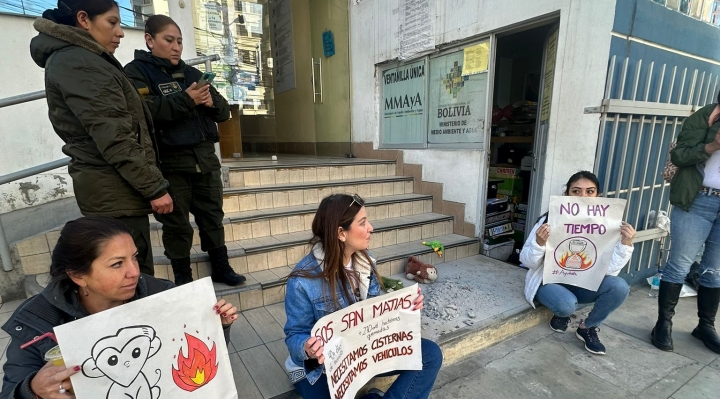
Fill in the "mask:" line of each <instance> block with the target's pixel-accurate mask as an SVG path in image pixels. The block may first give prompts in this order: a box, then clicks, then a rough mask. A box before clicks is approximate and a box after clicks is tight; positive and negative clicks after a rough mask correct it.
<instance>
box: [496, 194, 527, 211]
mask: <svg viewBox="0 0 720 399" xmlns="http://www.w3.org/2000/svg"><path fill="white" fill-rule="evenodd" d="M497 197H498V198H502V199H507V200H508V202H509V203H511V204H518V203H520V201H522V196H520V195H516V196H514V197H511V196H509V195H505V194H498V195H497ZM511 207H512V206H511ZM513 209H514V208H513Z"/></svg>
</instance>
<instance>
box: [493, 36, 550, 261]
mask: <svg viewBox="0 0 720 399" xmlns="http://www.w3.org/2000/svg"><path fill="white" fill-rule="evenodd" d="M556 39H557V25H556V24H555V23H554V22H552V23H549V24H546V25H542V26H539V27H533V28H529V29H524V30H522V31H514V32H512V33H507V34H503V35H498V38H497V42H496V43H497V45H496V50H495V76H494V85H493V101H492V104H493V105H492V107H493V108H492V129H491V135H490V145H489V155H490V164H489V165H490V166H489V171H488V191H487V192H488V200H487V201H488V202H487V208H486V214H485V236H484V244H485V245H484V250H485V251H484V253H485V254H486V255H487V256H490V257H492V258H495V259H499V260H502V261H508V262H510V263H514V264H519V259H518V256H517V255H518V251H517V250H519V249H521V248H522V246H523V244H524V242H525V238H526V234H527V233H528V232H529V231H530V230H531V229H532V225H533V221H534V218H537V216H539V215H538V214H537V213H538V210H539V204H540V198H536V197H537V196H539V190H538V187H536V186H537V185H538V184H540V183H539V182H541V181H542V176H539V174H540V173H542V171H543V167H542V164H543V155H544V153H545V146H546V142H547V140H546V138H545V134H546V132H547V122H548V119H549V108H550V95H551V93H552V80H553V75H554V60H555V45H556V41H557V40H556Z"/></svg>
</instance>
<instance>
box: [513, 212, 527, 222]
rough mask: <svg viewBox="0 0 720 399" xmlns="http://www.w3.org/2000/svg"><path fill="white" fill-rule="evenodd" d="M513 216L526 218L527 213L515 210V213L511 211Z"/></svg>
mask: <svg viewBox="0 0 720 399" xmlns="http://www.w3.org/2000/svg"><path fill="white" fill-rule="evenodd" d="M513 217H514V218H515V219H516V220H526V219H527V213H518V212H515V213H513Z"/></svg>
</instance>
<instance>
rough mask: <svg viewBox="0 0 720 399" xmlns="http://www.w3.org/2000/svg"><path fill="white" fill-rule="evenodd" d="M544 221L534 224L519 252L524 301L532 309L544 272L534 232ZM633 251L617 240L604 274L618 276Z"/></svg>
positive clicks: (543, 257) (543, 250) (542, 248)
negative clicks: (525, 268) (525, 269)
mask: <svg viewBox="0 0 720 399" xmlns="http://www.w3.org/2000/svg"><path fill="white" fill-rule="evenodd" d="M546 220H547V217H545V218H543V219H542V220H539V221H538V222H537V223H535V226H534V227H533V229H532V231H531V232H530V235H528V238H527V241H525V245H523V249H522V251H521V252H520V263H522V265H523V266H525V267H527V268H528V271H527V274H526V275H525V299H526V300H527V301H528V303H530V305H531V306H532V307H535V303H534V302H533V300H534V299H535V294H536V293H537V291H538V289H539V288H540V286H541V285H542V278H543V271H544V270H545V266H544V262H545V246H544V245H543V246H540V244H538V243H537V241H536V240H535V238H536V236H535V232H536V231H537V229H539V228H540V226H542V225H543V223H545V221H546ZM634 249H635V248H634V247H633V246H628V245H623V243H622V242H620V240H618V242H617V243H616V244H615V249H614V251H613V254H612V258H611V259H610V266H609V267H608V270H607V272H606V273H605V274H606V275H607V276H617V275H618V274H620V271H621V270H622V268H623V267H624V266H625V265H626V264H627V263H628V261H629V260H630V258H631V257H632V253H633V250H634Z"/></svg>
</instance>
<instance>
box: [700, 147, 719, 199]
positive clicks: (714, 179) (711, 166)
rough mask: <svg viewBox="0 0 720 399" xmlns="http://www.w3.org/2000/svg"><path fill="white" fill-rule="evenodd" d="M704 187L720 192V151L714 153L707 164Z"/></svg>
mask: <svg viewBox="0 0 720 399" xmlns="http://www.w3.org/2000/svg"><path fill="white" fill-rule="evenodd" d="M703 186H705V187H709V188H714V189H718V190H720V151H715V152H713V154H712V156H710V159H708V160H707V162H705V176H704V177H703Z"/></svg>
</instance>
